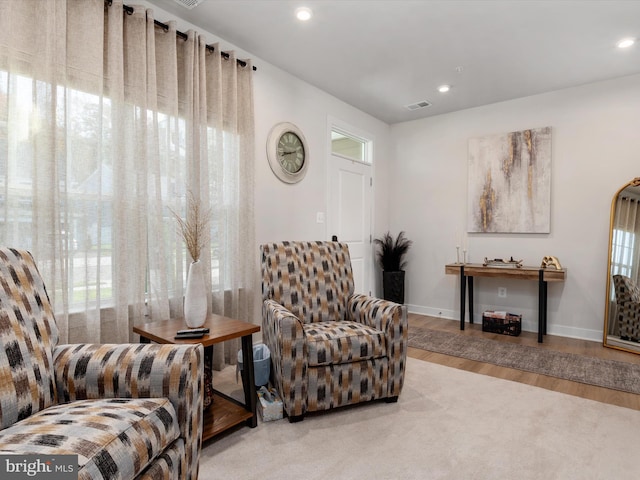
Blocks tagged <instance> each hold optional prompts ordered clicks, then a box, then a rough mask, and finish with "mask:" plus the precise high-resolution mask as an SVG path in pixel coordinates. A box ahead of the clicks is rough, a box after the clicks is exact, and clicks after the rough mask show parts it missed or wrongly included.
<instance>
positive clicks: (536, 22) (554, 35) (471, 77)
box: [148, 0, 640, 124]
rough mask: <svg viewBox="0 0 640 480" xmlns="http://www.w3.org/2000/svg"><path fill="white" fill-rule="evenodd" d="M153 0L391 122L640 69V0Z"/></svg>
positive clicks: (359, 107) (232, 42)
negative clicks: (185, 0)
mask: <svg viewBox="0 0 640 480" xmlns="http://www.w3.org/2000/svg"><path fill="white" fill-rule="evenodd" d="M148 1H149V3H152V4H155V5H157V6H158V7H160V8H161V9H163V10H166V11H167V12H170V13H172V14H175V15H176V16H179V17H180V18H182V19H184V20H186V21H188V22H190V23H192V24H194V25H196V26H197V27H198V28H201V29H202V30H204V31H207V32H210V33H212V34H214V35H216V36H218V37H220V38H222V39H224V40H226V41H228V42H230V43H231V44H233V45H235V46H237V47H239V48H241V49H243V50H245V51H247V52H250V54H251V55H255V57H256V58H255V62H254V63H255V64H256V65H257V66H258V68H260V59H261V60H264V61H267V62H269V63H271V64H273V65H275V66H277V67H279V68H281V69H283V70H285V71H287V72H289V73H291V74H293V75H295V76H296V77H299V78H301V79H302V80H305V81H306V82H308V83H310V84H312V85H315V86H317V87H318V88H320V89H322V90H324V91H326V92H328V93H330V94H332V95H334V96H336V97H338V98H339V99H341V100H343V101H345V102H347V103H349V104H351V105H353V106H355V107H357V108H358V109H360V110H363V111H365V112H367V113H369V114H371V115H373V116H374V117H376V118H378V119H380V120H383V121H385V122H387V123H390V124H391V123H396V122H401V121H405V120H412V119H416V118H422V117H427V116H431V115H438V114H442V113H447V112H451V111H455V110H462V109H466V108H471V107H475V106H480V105H486V104H490V103H495V102H500V101H504V100H509V99H513V98H519V97H525V96H529V95H535V94H538V93H542V92H548V91H553V90H558V89H562V88H567V87H572V86H577V85H582V84H586V83H591V82H596V81H600V80H605V79H609V78H615V77H621V76H626V75H631V74H636V73H640V44H639V43H636V45H634V46H633V47H631V48H630V49H627V50H620V49H617V48H616V46H615V44H616V42H617V41H618V40H619V39H620V38H622V37H626V36H632V37H636V38H639V39H640V1H637V0H636V1H634V0H625V1H617V0H606V1H599V0H583V1H571V0H562V1H560V0H556V1H552V0H536V1H528V0H509V1H506V0H493V1H485V0H467V1H457V0H449V1H435V0H433V1H431V0H386V1H385V0H370V1H365V0H299V1H287V0H205V1H204V2H203V3H202V4H200V5H199V6H197V7H195V8H193V9H191V10H188V9H186V8H184V7H182V6H180V5H178V4H177V3H176V2H174V1H173V0H148ZM303 5H304V6H307V7H309V8H311V9H312V10H313V14H314V15H313V18H312V19H311V20H310V21H309V22H307V23H301V22H299V21H298V20H296V18H295V17H294V11H295V9H296V8H297V7H299V6H303ZM158 19H159V20H163V19H162V18H158ZM458 67H462V68H461V69H460V68H458ZM458 70H461V71H458ZM444 83H447V84H450V85H451V86H452V89H451V91H450V92H448V93H447V94H441V93H439V92H438V91H437V87H438V86H439V85H441V84H444ZM422 100H427V101H429V102H430V103H431V104H432V105H431V106H430V107H427V108H423V109H420V110H415V111H409V110H407V109H406V108H405V106H406V105H408V104H413V103H416V102H419V101H422Z"/></svg>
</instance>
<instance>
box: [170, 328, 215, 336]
mask: <svg viewBox="0 0 640 480" xmlns="http://www.w3.org/2000/svg"><path fill="white" fill-rule="evenodd" d="M187 333H209V329H208V328H186V329H184V330H178V331H177V332H176V335H185V334H187Z"/></svg>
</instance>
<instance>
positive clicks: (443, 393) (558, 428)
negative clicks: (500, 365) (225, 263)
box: [198, 358, 640, 480]
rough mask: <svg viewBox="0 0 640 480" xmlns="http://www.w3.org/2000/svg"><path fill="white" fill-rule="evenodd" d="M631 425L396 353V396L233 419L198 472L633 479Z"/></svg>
mask: <svg viewBox="0 0 640 480" xmlns="http://www.w3.org/2000/svg"><path fill="white" fill-rule="evenodd" d="M216 373H218V372H216ZM230 373H231V381H230V382H229V384H228V385H229V387H231V388H233V389H235V390H237V391H240V392H241V391H242V386H241V385H239V384H238V385H236V384H235V380H234V375H235V371H234V370H233V369H231V372H230ZM221 376H222V375H218V377H217V379H218V380H219V382H218V384H219V386H220V387H223V386H224V385H222V383H223V382H222V379H221V378H220V377H221ZM215 382H216V380H215V379H214V383H215ZM230 393H231V394H232V395H233V392H230ZM639 430H640V411H635V410H631V409H628V408H622V407H617V406H615V405H608V404H605V403H601V402H594V401H592V400H587V399H584V398H580V397H574V396H571V395H566V394H563V393H558V392H554V391H550V390H546V389H543V388H537V387H533V386H530V385H526V384H522V383H518V382H511V381H508V380H503V379H500V378H495V377H490V376H487V375H478V374H476V373H471V372H467V371H465V370H458V369H455V368H451V367H445V366H443V365H438V364H435V363H430V362H425V361H422V360H418V359H415V358H407V370H406V376H405V384H404V388H403V390H402V393H401V394H400V398H399V400H398V402H397V403H385V402H381V401H378V402H372V403H365V404H360V405H357V406H354V407H347V408H339V409H336V410H333V411H329V412H326V413H318V414H311V415H308V416H307V417H306V418H305V419H304V421H302V422H299V423H289V422H288V421H287V420H286V419H282V420H278V421H273V422H262V421H259V423H258V426H257V427H256V428H253V429H252V428H248V427H244V426H243V427H240V428H239V429H237V430H234V431H231V432H230V433H228V434H225V435H223V436H222V437H221V438H219V439H214V440H211V441H208V442H205V443H204V445H203V447H202V456H201V458H200V475H199V477H198V478H199V480H215V479H234V480H235V479H238V480H240V479H241V480H300V479H304V480H328V479H332V480H472V479H474V480H514V479H517V480H610V479H616V480H636V479H637V478H638V460H637V458H638V455H637V450H638V431H639Z"/></svg>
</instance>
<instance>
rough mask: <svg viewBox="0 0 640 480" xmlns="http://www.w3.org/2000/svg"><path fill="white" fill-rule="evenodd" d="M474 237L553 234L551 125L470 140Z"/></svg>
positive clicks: (471, 228) (470, 204)
mask: <svg viewBox="0 0 640 480" xmlns="http://www.w3.org/2000/svg"><path fill="white" fill-rule="evenodd" d="M468 182H469V183H468V210H467V229H468V231H469V232H470V233H474V232H475V233H478V232H494V233H549V231H550V224H551V127H544V128H536V129H531V130H522V131H518V132H510V133H505V134H499V135H490V136H485V137H479V138H472V139H470V140H469V180H468Z"/></svg>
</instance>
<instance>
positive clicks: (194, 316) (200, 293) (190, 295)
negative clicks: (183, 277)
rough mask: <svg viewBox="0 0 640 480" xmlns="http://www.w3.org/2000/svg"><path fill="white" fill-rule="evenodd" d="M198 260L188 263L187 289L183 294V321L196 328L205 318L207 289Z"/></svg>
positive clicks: (201, 266) (200, 263) (202, 323)
mask: <svg viewBox="0 0 640 480" xmlns="http://www.w3.org/2000/svg"><path fill="white" fill-rule="evenodd" d="M202 268H203V265H202V262H201V261H200V260H198V261H197V262H192V263H191V265H189V273H188V275H187V289H186V291H185V294H184V321H185V322H186V324H187V326H188V327H189V328H198V327H201V326H202V325H204V323H205V322H206V320H207V290H206V287H205V282H204V275H203V271H202Z"/></svg>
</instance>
